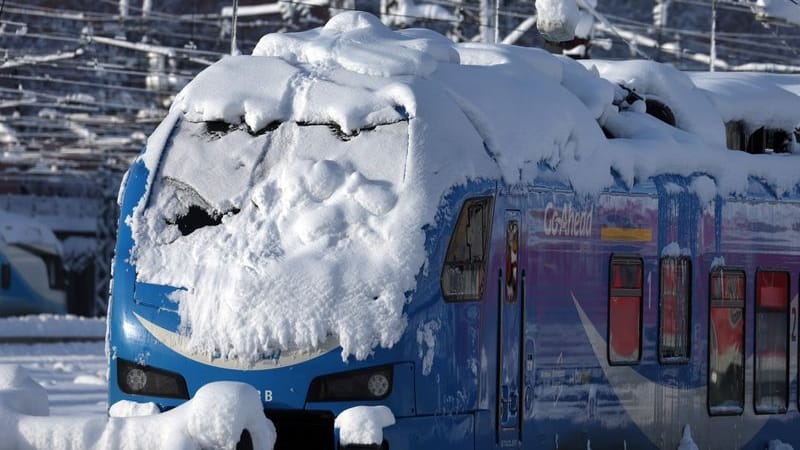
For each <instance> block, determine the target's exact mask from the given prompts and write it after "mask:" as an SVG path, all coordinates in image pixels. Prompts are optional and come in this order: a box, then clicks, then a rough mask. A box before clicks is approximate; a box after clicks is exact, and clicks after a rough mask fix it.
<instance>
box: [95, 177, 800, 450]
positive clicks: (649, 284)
mask: <svg viewBox="0 0 800 450" xmlns="http://www.w3.org/2000/svg"><path fill="white" fill-rule="evenodd" d="M543 170H547V169H546V168H544V169H543ZM147 177H148V171H147V169H146V168H145V166H144V164H143V163H141V162H139V163H136V164H135V165H134V166H133V167H132V169H131V171H130V174H129V177H128V179H127V185H126V186H125V188H124V196H123V199H122V214H121V217H122V219H121V221H120V226H119V236H118V240H117V249H116V250H117V252H116V254H117V257H116V259H115V261H114V285H113V291H112V302H111V307H110V310H109V320H110V323H111V332H110V348H111V362H110V363H111V364H110V368H111V372H110V375H111V376H110V380H111V381H110V383H109V403H110V404H113V403H114V402H116V401H118V400H122V399H127V400H135V401H153V402H156V403H157V404H158V405H159V406H160V407H161V408H162V409H167V408H170V407H173V406H176V405H177V404H179V403H180V402H181V401H180V400H174V399H165V398H152V397H143V396H131V395H126V394H123V393H122V392H121V391H120V390H119V387H118V386H117V384H116V381H115V380H116V364H115V363H114V359H115V358H117V357H120V358H124V359H127V360H132V361H139V362H142V363H146V364H148V365H151V366H154V367H158V368H161V369H165V370H169V371H173V372H178V373H181V374H183V375H184V376H185V377H186V381H187V384H188V388H189V392H190V394H194V393H195V392H196V391H197V389H199V388H200V387H201V386H202V385H204V384H206V383H209V382H212V381H217V380H237V381H241V382H245V383H249V384H251V385H253V386H254V387H255V388H256V389H258V390H260V391H261V392H264V391H265V390H270V391H271V392H272V401H271V402H266V401H265V404H264V406H265V408H267V409H309V410H329V411H332V412H333V413H334V414H338V413H339V412H341V411H342V410H344V409H346V408H349V407H352V406H356V405H359V404H385V405H387V406H389V407H390V408H391V409H392V411H393V413H394V414H395V416H396V417H397V424H396V425H394V426H392V427H390V428H388V429H386V430H385V437H386V439H387V441H388V442H389V443H390V448H392V449H393V450H402V449H414V450H419V449H459V450H464V449H467V448H476V449H493V448H500V447H505V448H523V447H524V448H586V445H587V441H591V448H593V449H595V450H597V449H604V448H613V449H621V448H635V449H647V448H676V446H677V442H678V441H679V440H680V436H681V433H682V429H683V426H684V425H685V424H686V423H687V421H690V422H691V425H692V431H693V434H694V436H695V440H696V441H698V443H699V444H700V447H701V448H708V447H725V448H732V447H738V448H752V449H762V448H764V447H765V445H766V443H767V441H768V440H769V439H781V440H783V441H784V442H788V443H791V444H793V445H794V446H796V447H797V446H800V433H798V432H797V431H796V430H797V429H800V428H799V427H800V414H798V402H797V397H798V384H797V376H798V370H797V355H798V346H797V342H796V332H793V334H792V342H791V347H790V350H791V361H792V363H791V364H790V399H789V410H788V412H787V413H786V414H781V415H775V416H758V417H757V416H755V415H754V414H753V400H752V367H750V368H749V369H748V371H747V375H746V380H745V381H746V384H747V386H748V389H747V392H746V394H745V413H744V415H742V416H736V417H710V416H709V415H708V414H707V412H705V411H706V410H705V391H704V386H705V384H706V377H707V373H706V367H707V336H708V309H709V308H708V273H709V269H710V267H711V263H712V260H713V259H714V258H715V257H718V256H724V257H725V259H726V262H727V264H728V265H731V266H737V267H740V268H743V269H744V270H745V271H746V272H747V286H748V297H747V305H750V306H747V308H746V309H747V310H748V311H750V310H751V309H752V306H751V305H752V302H753V290H752V289H753V288H752V286H753V284H752V283H753V279H754V276H755V271H756V269H757V268H758V267H766V266H768V267H779V268H782V269H785V270H788V271H789V272H790V273H791V279H792V283H791V296H790V298H791V299H792V304H791V307H792V311H793V314H792V321H793V322H792V330H796V327H797V323H796V310H797V294H798V288H797V284H798V283H797V280H798V275H800V258H798V255H800V241H798V239H797V232H798V229H800V196H799V195H798V192H795V193H793V195H792V196H791V197H790V198H782V199H776V198H774V197H772V196H771V193H769V192H768V191H766V190H765V189H763V186H762V185H761V184H760V183H759V182H758V181H757V180H754V182H753V189H752V190H753V192H752V193H751V194H749V195H747V196H745V197H743V198H731V199H721V198H717V199H716V200H715V201H714V202H712V203H711V204H710V205H701V204H700V202H699V201H698V199H697V198H696V197H695V195H694V194H690V193H687V192H686V191H685V188H686V187H687V186H688V185H689V184H690V183H691V181H692V179H691V178H684V177H677V176H662V177H658V178H655V179H653V180H648V181H645V182H642V183H639V184H638V185H637V186H636V187H634V188H633V189H626V188H625V187H624V186H622V185H621V184H620V185H618V186H616V187H614V188H611V189H609V190H607V191H606V192H604V193H603V194H601V195H599V196H596V197H580V196H577V195H576V194H575V193H574V192H572V191H571V190H570V189H569V187H568V186H564V185H557V184H553V183H549V182H540V181H536V180H534V181H533V182H532V183H530V184H529V185H525V186H511V187H509V186H504V185H502V183H499V182H496V181H491V180H484V181H480V182H474V183H471V184H469V185H466V186H458V187H454V188H453V189H452V190H451V191H450V192H449V193H448V194H447V195H446V196H445V197H444V198H443V199H442V200H441V205H440V209H439V214H438V216H437V220H436V224H435V225H433V226H430V227H428V228H427V229H426V230H425V232H426V244H425V245H426V250H427V252H428V255H429V258H428V264H429V267H428V268H427V270H422V269H420V272H419V274H418V275H417V289H416V290H415V291H414V292H409V293H408V296H409V299H410V300H411V301H410V302H409V303H408V305H407V307H406V313H407V317H408V328H407V331H406V333H405V335H404V337H403V338H402V339H401V341H400V342H398V343H397V344H396V345H395V346H394V347H392V348H390V349H380V348H379V349H376V350H375V353H374V355H373V356H371V357H369V358H368V359H366V360H364V361H355V360H353V359H352V358H351V359H350V360H348V361H346V362H343V361H342V359H341V356H340V354H339V352H338V351H333V352H329V353H327V354H324V355H322V356H319V357H317V358H314V359H311V360H309V361H307V362H304V363H301V364H297V365H294V366H289V367H284V368H278V369H272V370H253V371H245V370H232V369H220V368H215V367H211V366H208V365H205V364H201V363H198V362H194V361H191V360H188V359H185V358H183V357H180V356H179V355H178V354H176V353H174V352H173V351H171V350H169V349H168V348H166V347H165V346H164V345H163V344H161V343H160V342H159V341H158V340H156V339H155V338H154V337H153V336H152V335H150V334H149V333H148V332H147V331H146V330H145V329H144V328H143V327H142V326H141V325H140V324H139V322H138V320H137V319H136V318H135V317H134V316H133V313H134V312H136V313H137V314H140V315H141V316H143V317H145V318H147V319H148V320H150V321H152V322H154V323H156V324H158V325H160V326H162V327H164V328H167V329H170V330H177V329H178V326H179V317H178V314H177V312H176V311H177V305H176V304H174V303H173V302H171V301H170V300H169V298H168V294H169V292H171V291H172V290H173V289H174V288H170V287H164V286H154V285H147V284H142V283H137V282H136V279H135V269H134V267H132V266H131V265H130V264H129V263H128V258H127V257H128V255H129V254H130V250H131V248H132V244H133V241H132V237H131V230H130V228H129V226H128V225H127V224H126V222H125V217H127V216H128V215H130V214H131V212H132V211H133V210H134V208H135V206H136V205H137V204H138V203H139V201H140V200H141V198H142V196H143V195H144V194H145V185H146V180H147ZM676 186H677V187H678V188H679V189H678V188H676ZM481 195H491V196H493V197H494V219H493V231H492V235H491V253H490V260H489V261H488V265H487V272H486V273H487V280H486V290H485V295H484V298H483V299H482V300H480V301H473V302H461V303H446V302H444V301H443V299H442V295H441V290H440V285H439V282H440V280H439V276H440V270H441V267H442V264H443V261H444V255H445V252H446V249H447V245H448V242H449V238H450V234H451V232H452V230H453V227H454V222H455V219H456V216H457V214H458V211H459V209H460V206H461V204H462V203H463V201H464V199H465V198H469V197H475V196H481ZM548 203H552V204H554V205H555V207H556V208H557V209H558V208H561V207H562V206H563V205H564V204H565V203H566V204H569V205H571V207H573V208H574V209H575V210H577V211H591V212H592V214H593V216H592V217H593V223H592V227H591V236H589V237H566V236H547V235H546V234H545V233H544V231H543V229H544V227H543V220H544V215H545V210H546V208H547V205H548ZM767 204H770V205H774V208H777V209H775V211H780V212H782V213H783V214H786V215H788V216H789V217H791V220H789V221H787V222H786V223H791V224H792V225H791V226H792V229H786V227H785V226H783V225H781V223H773V222H774V221H772V222H771V221H769V220H768V219H764V220H761V219H759V217H757V215H756V214H755V213H754V212H752V211H754V209H753V208H755V207H756V206H763V205H767ZM728 211H733V213H738V214H739V216H737V217H738V218H736V217H734V218H732V219H731V220H726V219H725V217H726V216H725V214H727V212H728ZM734 215H735V214H734ZM508 217H514V218H516V219H517V220H519V223H520V244H521V248H520V257H521V258H520V275H521V273H522V271H524V277H520V280H523V279H524V302H520V301H518V302H516V303H515V304H513V305H512V304H508V303H504V302H502V301H498V298H502V296H503V295H504V287H503V282H502V281H503V280H504V279H503V278H502V277H503V270H504V268H505V256H504V255H505V239H506V236H505V232H506V218H508ZM602 227H622V228H637V229H649V230H651V232H652V239H651V240H649V241H646V242H626V241H612V240H602V239H600V230H601V228H602ZM671 242H677V243H678V244H679V245H680V246H681V247H682V248H684V249H688V251H689V252H690V255H691V257H692V264H693V265H692V267H693V274H692V291H693V295H692V310H691V311H692V313H691V314H692V335H691V355H690V359H689V362H688V363H687V364H678V365H667V364H661V363H659V360H658V356H657V348H658V345H657V341H658V336H657V330H658V286H659V280H658V276H659V271H658V267H659V266H658V263H659V256H660V254H661V251H662V249H663V248H664V247H665V246H666V245H667V244H669V243H671ZM776 248H780V249H781V252H780V253H775V251H774V250H775V249H776ZM614 253H634V254H640V255H641V256H642V258H643V261H644V269H645V275H644V276H645V286H644V291H645V294H644V299H643V333H642V335H643V342H642V359H641V361H640V363H639V364H637V365H633V366H614V367H608V364H607V360H605V354H601V355H598V354H597V353H596V351H595V350H594V349H593V346H592V339H593V338H592V334H591V333H590V328H592V329H593V330H596V334H597V335H598V336H600V337H601V338H602V339H603V340H605V339H607V334H608V327H607V314H608V308H607V305H608V297H607V295H608V286H607V281H608V276H609V273H608V262H609V258H610V256H611V254H614ZM520 283H522V281H520ZM520 287H521V288H522V285H520ZM573 298H574V299H575V301H573ZM576 302H577V303H576ZM501 305H502V308H503V311H502V312H501V311H500V306H501ZM577 305H579V306H577ZM579 309H580V311H583V312H585V314H586V317H587V318H588V320H589V322H590V324H589V325H590V328H587V326H586V325H587V324H586V323H584V322H582V320H581V312H580V311H579ZM523 311H524V312H523ZM499 321H502V323H503V328H502V330H499V329H498V323H499ZM426 327H427V329H431V330H434V334H435V337H436V345H435V347H434V349H433V350H432V351H433V360H432V361H433V364H432V365H431V366H430V367H428V368H426V366H425V364H423V360H424V356H425V354H426V352H428V350H429V348H428V347H427V346H426V345H425V344H424V340H422V339H420V338H419V336H418V335H420V334H421V333H423V332H424V330H426ZM753 330H754V319H753V315H752V314H750V313H746V331H745V336H746V342H745V343H746V355H747V357H749V356H751V355H752V349H753ZM498 339H500V340H501V341H502V345H500V346H499V345H498ZM603 345H605V343H603ZM521 346H522V347H521ZM498 347H502V349H503V351H502V352H501V353H500V354H498ZM603 348H605V347H603ZM747 364H748V365H749V366H752V360H749V361H748V363H747ZM382 365H393V367H394V384H393V391H392V394H391V395H390V396H389V397H387V398H386V399H385V400H382V401H380V402H367V403H365V402H331V403H307V402H306V400H305V399H306V394H307V390H308V387H309V384H310V383H311V380H312V379H313V378H315V377H317V376H319V375H324V374H333V373H338V372H343V371H350V370H354V369H359V368H365V367H373V366H382ZM498 367H500V368H501V370H500V371H498ZM498 373H501V377H502V378H501V380H498ZM619 374H627V375H626V376H628V377H629V378H628V380H634V379H636V380H639V381H636V382H627V383H626V384H620V383H616V385H615V384H614V383H613V382H612V381H613V380H616V379H618V378H617V375H619ZM632 376H634V377H639V378H630V377H632ZM667 388H674V389H676V390H675V391H674V392H677V393H678V394H676V395H677V397H668V396H667V395H666V394H665V393H664V392H665V391H664V389H667ZM498 394H499V396H498ZM684 396H685V397H684ZM693 396H694V397H693ZM698 396H699V397H698ZM503 398H504V400H506V401H502V402H501V401H500V400H501V399H503ZM631 398H644V399H645V401H643V402H641V403H639V404H633V403H632V402H631V401H630V399H631ZM696 398H700V399H701V401H700V403H699V410H698V409H697V408H698V405H695V407H694V408H695V409H694V410H692V404H691V401H692V399H696ZM515 399H516V402H515ZM509 400H510V402H511V403H513V404H514V405H513V406H509V402H508V401H509ZM692 411H694V412H692ZM697 411H700V412H701V414H699V415H698V413H697ZM692 414H694V415H692ZM498 418H499V420H500V421H501V423H500V426H499V427H498V423H497V420H498ZM518 418H521V419H522V420H517V419H518Z"/></svg>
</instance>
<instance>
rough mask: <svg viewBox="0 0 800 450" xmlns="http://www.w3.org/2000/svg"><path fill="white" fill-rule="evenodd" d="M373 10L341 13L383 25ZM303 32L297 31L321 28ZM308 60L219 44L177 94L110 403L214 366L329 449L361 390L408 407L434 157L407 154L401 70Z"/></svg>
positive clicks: (126, 217)
mask: <svg viewBox="0 0 800 450" xmlns="http://www.w3.org/2000/svg"><path fill="white" fill-rule="evenodd" d="M364 20H367V21H369V22H368V23H366V25H365V24H364V23H362V22H363V21H364ZM373 20H377V19H374V18H367V19H364V18H363V16H360V15H357V16H349V17H344V18H342V19H340V22H342V21H345V22H349V23H350V25H352V24H354V23H355V24H356V25H357V26H362V25H365V26H367V27H369V26H375V27H382V25H380V23H379V22H378V23H377V24H376V23H372V21H373ZM359 21H361V22H359ZM359 24H360V25H359ZM339 25H341V23H340V24H339ZM329 26H331V24H330V23H329ZM333 26H334V27H335V26H336V24H334V25H333ZM308 33H311V34H304V33H299V34H298V35H297V38H298V39H301V40H302V39H304V38H306V37H314V38H315V39H318V38H319V33H320V31H319V30H314V31H312V32H308ZM313 33H317V34H316V35H314V34H313ZM323 33H324V31H323ZM265 39H266V38H265ZM280 39H282V37H280V36H277V37H275V38H274V39H273V40H280ZM272 44H275V43H272ZM279 44H280V43H278V44H275V48H279V47H280V45H279ZM264 45H266V46H270V45H271V43H270V41H267V42H266V44H265V41H264V40H262V42H261V43H260V44H259V46H260V47H261V46H264ZM312 50H313V49H312ZM312 53H313V52H312ZM306 56H307V57H309V58H312V56H311V55H306ZM298 57H299V56H298ZM312 70H314V69H313V68H312V67H307V66H305V65H303V64H300V63H296V62H295V63H294V64H292V63H291V61H289V57H288V56H287V57H286V58H277V57H258V56H240V57H228V58H225V59H224V60H222V61H220V62H218V63H217V64H215V65H213V66H211V67H210V68H208V69H206V70H205V71H204V72H203V73H201V74H200V75H198V77H197V78H196V79H195V80H194V81H193V82H192V83H190V84H189V85H188V86H187V87H186V88H185V89H184V91H183V92H182V93H181V94H180V95H179V96H178V98H177V99H176V105H175V107H173V110H172V112H171V113H170V115H169V116H168V117H167V118H166V119H165V120H164V122H163V123H162V124H161V125H160V126H159V128H158V129H157V130H156V131H155V132H154V133H153V135H152V136H151V137H150V139H149V141H148V144H147V148H146V150H145V152H144V153H143V154H142V156H141V157H140V158H139V159H138V160H137V162H136V163H135V164H134V166H133V167H132V168H131V169H130V171H129V173H128V175H127V177H126V180H125V183H124V185H123V191H122V193H121V219H120V224H119V233H118V242H117V248H116V258H115V261H114V282H113V289H112V299H111V303H110V307H109V323H110V332H109V353H110V381H109V404H114V403H116V402H118V401H120V400H128V401H136V402H154V403H156V404H157V405H158V407H159V408H160V409H161V410H162V411H164V410H168V409H170V408H173V407H175V406H177V405H179V404H181V403H182V402H184V401H186V400H187V399H189V398H191V397H192V396H193V394H194V393H195V392H196V391H197V390H198V389H199V388H200V387H202V386H203V385H205V384H207V383H210V382H213V381H220V380H233V381H240V382H244V383H248V384H250V385H252V386H253V387H255V388H256V389H257V390H258V391H259V392H260V394H261V399H262V402H263V404H264V408H265V413H266V415H267V416H268V417H269V418H270V419H271V420H272V422H273V423H274V424H275V426H276V429H277V434H278V441H277V447H276V448H283V449H286V448H314V449H326V448H334V446H335V445H336V444H337V442H336V439H335V437H334V419H335V417H336V416H337V415H339V414H340V413H342V412H343V411H345V410H347V409H348V408H351V407H355V406H370V407H371V406H378V405H383V406H386V407H388V408H389V410H390V411H391V412H392V413H393V415H394V416H397V417H398V418H399V417H403V416H406V417H410V416H413V415H414V391H413V384H414V381H413V378H414V368H413V364H410V363H409V362H408V359H409V357H407V356H402V355H401V353H403V352H405V353H410V352H411V351H409V347H408V346H403V345H397V344H398V342H400V341H401V339H403V336H404V335H407V334H408V333H406V324H407V316H406V314H405V311H404V307H405V305H406V301H407V298H408V297H407V296H408V295H409V292H411V291H413V290H414V289H415V283H416V280H415V279H416V276H417V274H418V273H419V272H420V269H421V267H422V266H423V264H424V262H425V258H426V255H425V249H424V247H425V246H424V241H425V233H424V231H423V229H422V225H423V224H424V222H425V221H426V220H431V219H432V218H433V216H434V214H435V211H436V207H437V204H435V203H434V204H432V205H427V203H430V202H427V203H423V201H424V200H427V193H426V192H427V191H426V190H425V187H424V186H420V185H419V184H416V183H414V182H412V180H413V178H412V177H411V176H410V173H411V172H412V171H413V170H415V165H416V164H421V163H424V161H422V160H420V159H419V158H414V157H413V156H412V155H410V153H409V148H410V140H411V139H412V138H411V136H410V128H411V127H410V125H409V123H410V121H411V120H412V118H411V117H410V112H409V111H407V110H406V109H405V107H404V105H403V102H402V101H401V100H400V99H398V96H401V97H402V95H403V92H399V93H398V91H397V90H398V89H399V88H398V86H397V85H396V84H395V80H393V79H392V78H391V77H380V76H378V77H369V76H367V75H364V74H361V73H356V72H349V71H345V70H341V69H340V70H331V71H329V72H327V73H310V71H312ZM479 150H481V151H482V149H479ZM437 198H438V197H437ZM420 205H423V206H422V207H421V209H419V208H420ZM410 339H412V340H414V339H415V336H411V338H410ZM415 345H416V344H415ZM412 351H413V352H414V354H416V346H415V347H413V350H412ZM372 411H373V412H375V411H378V412H380V410H372ZM383 411H386V410H383ZM376 417H378V419H379V421H380V420H383V422H385V423H384V425H388V424H389V423H390V422H393V421H394V418H392V417H388V418H387V417H384V419H380V414H377V415H373V417H372V418H373V419H375V418H376ZM398 421H399V420H398ZM409 426H412V425H411V424H410V425H409ZM394 428H397V426H396V427H394ZM409 435H410V433H409ZM362 443H363V442H362ZM378 444H380V443H378ZM393 448H403V446H402V445H401V446H397V445H395V446H393Z"/></svg>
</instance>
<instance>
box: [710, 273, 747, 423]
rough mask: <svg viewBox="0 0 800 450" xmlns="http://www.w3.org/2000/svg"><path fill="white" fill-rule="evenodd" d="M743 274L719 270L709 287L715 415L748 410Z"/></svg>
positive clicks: (739, 412) (712, 401) (711, 377)
mask: <svg viewBox="0 0 800 450" xmlns="http://www.w3.org/2000/svg"><path fill="white" fill-rule="evenodd" d="M744 288H745V276H744V272H743V271H741V270H732V269H726V268H719V269H715V270H714V271H713V272H712V273H711V278H710V286H709V293H710V295H709V301H710V317H709V327H708V334H709V336H708V409H709V412H710V413H711V414H712V415H732V414H741V413H742V411H743V409H744V298H745V296H744V292H745V290H744Z"/></svg>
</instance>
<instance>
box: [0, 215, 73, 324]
mask: <svg viewBox="0 0 800 450" xmlns="http://www.w3.org/2000/svg"><path fill="white" fill-rule="evenodd" d="M66 310H67V295H66V286H65V282H64V264H63V261H62V258H61V244H60V243H59V241H58V239H56V237H55V235H54V234H53V232H52V231H51V230H50V229H49V228H47V227H46V226H44V225H42V224H41V223H39V222H37V221H36V220H34V219H32V218H30V217H26V216H21V215H18V214H12V213H8V212H0V316H14V315H22V314H38V313H65V312H66Z"/></svg>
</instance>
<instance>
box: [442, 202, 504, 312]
mask: <svg viewBox="0 0 800 450" xmlns="http://www.w3.org/2000/svg"><path fill="white" fill-rule="evenodd" d="M478 202H485V203H486V209H487V212H486V214H487V220H486V229H485V230H484V236H483V258H482V260H481V262H480V264H481V265H482V266H483V274H484V275H483V277H484V279H483V283H482V284H481V286H480V287H479V292H478V293H477V295H475V296H474V297H465V296H463V295H459V294H448V293H446V292H445V288H444V278H445V272H446V271H447V268H448V261H447V257H448V255H449V254H450V251H451V248H452V247H453V245H454V244H453V242H454V241H455V239H456V231H457V230H458V225H459V221H460V220H461V217H462V215H464V214H466V211H467V208H468V206H470V204H471V203H478ZM493 222H494V197H493V196H491V195H479V196H475V197H467V198H464V199H463V201H462V202H461V208H459V209H458V214H457V215H456V217H455V221H454V222H453V228H452V229H451V231H450V237H449V239H448V241H447V248H445V251H444V255H443V259H442V270H441V272H440V273H439V289H440V292H441V294H442V298H443V299H444V301H445V302H446V303H463V302H479V301H481V300H482V299H483V297H484V295H485V294H486V284H487V280H488V279H489V273H488V269H487V265H488V261H489V258H490V250H489V246H490V244H491V242H492V226H493ZM449 264H454V263H453V262H451V263H449Z"/></svg>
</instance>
